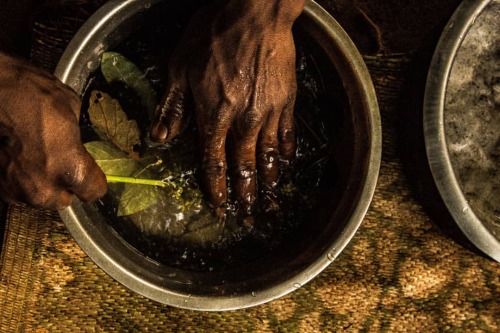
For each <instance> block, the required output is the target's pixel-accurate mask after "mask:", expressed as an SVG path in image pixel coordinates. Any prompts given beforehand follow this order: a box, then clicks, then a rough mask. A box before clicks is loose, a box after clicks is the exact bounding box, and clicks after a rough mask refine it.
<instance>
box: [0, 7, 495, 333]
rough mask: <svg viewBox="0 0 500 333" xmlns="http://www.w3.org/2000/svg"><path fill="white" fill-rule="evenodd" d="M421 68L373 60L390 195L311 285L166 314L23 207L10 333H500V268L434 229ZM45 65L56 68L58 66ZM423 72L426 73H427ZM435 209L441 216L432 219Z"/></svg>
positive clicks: (9, 232)
mask: <svg viewBox="0 0 500 333" xmlns="http://www.w3.org/2000/svg"><path fill="white" fill-rule="evenodd" d="M321 2H322V3H325V4H333V3H336V4H340V3H343V1H337V2H333V1H326V0H325V1H321ZM362 2H363V3H365V2H366V3H369V1H362ZM346 3H349V2H346ZM327 8H328V7H327ZM443 20H444V19H443ZM348 23H349V22H348V20H347V19H346V24H348ZM36 27H46V25H43V26H42V25H39V26H35V28H36ZM59 30H60V29H59ZM59 30H58V31H59ZM352 31H354V30H352ZM62 32H64V31H62ZM62 32H61V34H62ZM69 35H71V34H69ZM40 36H42V37H44V35H40ZM63 37H64V36H63ZM41 41H42V42H43V43H42V42H40V43H38V47H40V48H41V49H36V48H34V51H33V53H34V54H38V53H37V52H38V51H40V52H41V53H40V54H44V53H43V52H45V50H46V48H52V49H53V51H52V54H53V56H51V58H50V59H54V58H55V59H57V57H58V52H59V53H60V52H61V51H62V49H63V46H61V45H59V43H57V45H56V44H54V45H52V44H50V43H49V42H51V41H52V40H50V39H49V38H42V39H41ZM40 45H41V46H40ZM44 45H45V46H44ZM47 45H48V46H47ZM366 49H367V50H368V49H369V48H366ZM42 51H43V52H42ZM417 58H418V56H416V55H413V56H410V55H397V54H379V55H376V56H366V57H365V60H366V62H367V65H368V67H369V70H370V72H371V74H372V78H373V82H374V84H375V87H376V90H377V95H378V99H379V104H380V108H381V116H382V123H383V134H384V136H383V156H382V165H381V170H380V176H379V182H378V187H377V190H376V192H375V196H374V200H373V202H372V205H371V208H370V209H369V211H368V213H367V215H366V218H365V219H364V221H363V224H362V225H361V227H360V229H359V231H358V232H357V233H356V235H355V237H354V238H353V240H352V241H351V243H350V244H349V245H348V246H347V248H346V249H345V250H344V251H343V252H342V254H341V255H340V256H339V257H338V258H337V259H336V260H335V261H334V262H333V263H332V264H331V265H330V266H329V267H328V268H327V269H326V270H325V271H323V272H322V273H321V274H320V275H319V276H318V277H317V278H315V279H314V280H313V281H311V282H310V283H308V284H306V285H305V286H303V287H302V288H300V289H298V290H296V291H294V292H293V293H291V294H289V295H287V296H285V297H282V298H280V299H278V300H275V301H273V302H270V303H268V304H265V305H261V306H258V307H254V308H251V309H246V310H240V311H231V312H224V313H204V312H193V311H188V310H182V309H176V308H172V307H168V306H164V305H161V304H158V303H156V302H153V301H151V300H148V299H146V298H144V297H142V296H139V295H137V294H135V293H133V292H131V291H129V290H127V289H125V288H124V287H122V286H121V285H120V284H119V283H117V282H115V281H114V280H113V279H111V278H110V277H109V276H108V275H106V274H105V273H104V272H103V271H102V270H101V269H99V268H98V267H97V266H96V265H95V264H94V263H93V262H92V261H91V260H90V259H89V258H88V257H87V256H86V255H85V254H84V253H83V252H82V251H81V249H80V248H79V246H78V245H77V244H76V243H75V241H74V240H73V239H72V237H71V236H70V235H69V234H68V232H67V230H66V229H65V227H64V225H63V223H62V222H61V220H60V218H59V216H58V215H57V214H56V213H54V212H50V211H45V210H39V209H32V208H29V207H26V206H23V205H14V206H11V207H10V208H9V212H8V217H7V226H6V233H5V236H4V242H3V249H2V252H1V256H0V332H2V333H3V332H9V333H10V332H155V331H159V332H204V331H207V332H344V331H345V332H446V331H449V332H498V331H499V330H500V304H499V303H500V302H499V299H500V281H499V277H500V265H499V264H498V263H495V262H493V261H491V260H488V259H486V258H484V257H482V256H480V255H478V254H476V253H473V252H471V251H469V250H467V249H466V248H464V247H462V246H460V245H458V244H457V243H456V242H455V241H453V240H452V239H451V238H450V237H449V236H445V234H444V233H443V232H442V231H440V230H438V229H437V228H436V227H435V226H434V224H433V223H440V222H445V221H444V219H443V220H442V221H441V218H440V217H439V215H437V214H436V212H438V211H439V210H440V209H439V200H437V199H435V197H433V194H432V193H430V192H426V188H428V186H427V184H432V179H429V173H428V170H424V169H423V168H422V166H423V165H425V159H424V157H423V156H425V154H424V152H423V151H422V142H421V138H420V137H419V136H418V131H416V134H415V133H413V132H412V131H411V129H412V128H413V129H416V128H420V126H419V121H421V120H420V119H421V116H420V109H419V108H418V107H417V108H416V111H415V112H414V114H413V116H412V115H411V114H410V115H408V114H405V112H406V113H408V112H407V111H406V110H403V109H402V108H401V105H402V101H404V100H405V98H406V95H405V93H404V89H403V86H404V85H405V83H406V81H408V78H409V72H411V71H412V70H410V69H411V68H412V67H414V66H415V63H418V61H415V60H418V59H417ZM40 59H41V60H40V61H39V63H40V64H41V65H43V66H45V67H46V68H50V67H51V66H53V64H52V63H50V62H47V63H43V59H45V58H43V57H40ZM418 71H420V72H421V73H423V74H425V71H426V67H425V65H423V66H421V68H418V67H417V72H418ZM417 95H418V94H417ZM417 100H418V96H417ZM402 120H406V128H408V131H406V130H405V131H404V132H405V135H406V136H407V138H408V140H407V142H408V143H416V144H415V147H409V146H408V147H404V148H405V149H403V151H406V153H407V154H406V155H409V156H410V158H409V160H410V166H411V167H410V168H409V169H408V168H406V169H405V168H404V165H408V159H406V160H405V158H403V157H404V154H402V152H401V150H400V149H399V148H398V147H399V146H400V145H399V143H401V142H402V140H401V137H400V132H401V128H405V127H404V126H403V127H402V126H401V121H402ZM412 125H414V126H412ZM412 160H413V162H415V163H412ZM418 161H420V164H419V163H417V162H418ZM403 162H404V163H403ZM405 175H409V176H410V178H409V179H407V178H406V176H405ZM415 179H417V180H415ZM410 184H412V186H410ZM419 194H420V196H419ZM434 195H435V193H434ZM416 197H419V198H420V199H422V198H428V199H429V198H430V200H428V202H427V203H425V202H424V201H417V199H416ZM429 201H430V202H429ZM424 206H425V207H426V208H427V209H428V208H429V207H430V208H432V211H430V212H431V213H432V217H433V219H432V220H431V218H430V215H428V214H427V213H426V212H425V211H424ZM441 210H442V208H441ZM436 216H437V217H436ZM440 224H441V225H446V224H443V223H440ZM446 231H448V230H446ZM448 234H454V233H453V232H447V235H448Z"/></svg>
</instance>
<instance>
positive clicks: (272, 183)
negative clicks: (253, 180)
mask: <svg viewBox="0 0 500 333" xmlns="http://www.w3.org/2000/svg"><path fill="white" fill-rule="evenodd" d="M278 125H279V116H278V117H276V116H274V117H271V118H270V120H269V121H268V123H267V124H266V126H264V127H263V128H262V130H261V132H260V135H259V142H258V144H257V169H258V176H259V194H260V200H261V207H262V209H263V210H264V211H265V212H269V211H277V210H278V209H279V205H278V200H277V197H276V193H275V191H276V186H277V184H278V180H279V177H280V164H279V160H280V154H279V141H278V127H279V126H278Z"/></svg>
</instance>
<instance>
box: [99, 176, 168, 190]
mask: <svg viewBox="0 0 500 333" xmlns="http://www.w3.org/2000/svg"><path fill="white" fill-rule="evenodd" d="M106 180H107V181H108V183H127V184H140V185H150V186H159V187H165V186H167V184H166V183H165V182H164V181H162V180H154V179H146V178H135V177H124V176H111V175H106Z"/></svg>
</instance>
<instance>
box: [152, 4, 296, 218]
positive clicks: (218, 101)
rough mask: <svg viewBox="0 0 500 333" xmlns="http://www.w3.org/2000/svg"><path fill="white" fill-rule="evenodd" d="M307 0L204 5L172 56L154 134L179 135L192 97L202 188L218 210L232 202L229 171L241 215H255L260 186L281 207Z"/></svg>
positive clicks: (264, 197) (263, 200)
mask: <svg viewBox="0 0 500 333" xmlns="http://www.w3.org/2000/svg"><path fill="white" fill-rule="evenodd" d="M303 6H304V1H300V0H299V1H295V0H294V1H281V0H280V1H257V0H251V1H248V0H245V1H243V0H235V1H225V2H222V4H218V5H212V6H209V7H206V8H204V9H202V10H201V11H200V12H198V13H197V15H195V17H193V18H192V20H191V22H190V24H189V26H188V28H187V31H186V33H185V35H184V36H183V39H182V41H181V44H180V45H179V46H178V48H177V50H176V52H175V54H174V56H173V58H172V59H171V62H170V72H169V74H170V75H169V82H168V91H167V93H166V95H165V97H164V99H163V102H162V104H161V108H160V109H159V110H158V112H157V115H156V120H155V122H154V124H153V127H152V130H151V137H152V139H153V140H155V141H160V142H162V141H165V140H171V139H172V138H174V137H175V136H176V135H177V134H178V133H179V131H180V130H181V128H182V126H183V124H184V123H185V121H186V120H187V119H188V107H187V105H188V104H191V103H192V106H193V108H194V112H195V118H196V123H197V127H198V131H199V138H200V147H201V164H202V175H203V187H204V191H205V193H206V196H207V199H208V201H209V203H210V204H211V205H212V208H213V210H214V212H215V214H216V215H219V216H221V215H224V207H225V205H226V203H227V201H228V194H227V190H226V185H227V184H226V173H227V172H228V173H229V175H230V179H231V187H232V189H233V196H234V200H235V202H236V204H237V207H238V212H239V214H241V215H247V216H249V215H250V214H251V212H252V207H253V206H254V202H255V201H256V197H257V195H256V193H257V188H258V191H259V194H260V195H259V200H260V204H261V206H262V207H263V209H264V210H274V209H277V208H278V206H277V203H276V201H275V194H274V191H275V188H276V185H277V183H278V179H279V176H280V161H281V162H285V163H286V162H289V161H291V160H292V159H293V157H294V154H295V145H296V143H295V134H294V122H293V107H294V103H295V96H296V90H297V87H296V77H295V46H294V41H293V36H292V31H291V28H292V25H293V22H294V21H295V19H296V18H297V17H298V16H299V15H300V13H301V12H302V9H303ZM257 179H258V180H259V181H257Z"/></svg>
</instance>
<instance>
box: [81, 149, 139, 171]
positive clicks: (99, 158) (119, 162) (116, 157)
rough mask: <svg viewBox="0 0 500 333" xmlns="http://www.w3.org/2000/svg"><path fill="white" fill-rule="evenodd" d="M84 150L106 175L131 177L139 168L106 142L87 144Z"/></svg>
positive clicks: (134, 162) (130, 159) (135, 162)
mask: <svg viewBox="0 0 500 333" xmlns="http://www.w3.org/2000/svg"><path fill="white" fill-rule="evenodd" d="M85 148H86V149H87V151H88V152H89V153H90V155H92V157H93V158H94V160H95V161H96V162H97V165H99V167H100V168H101V169H102V171H103V172H104V173H105V174H106V175H115V176H131V175H133V174H134V172H136V171H137V170H138V169H139V167H140V166H139V163H138V162H137V161H136V160H134V159H132V158H130V157H128V156H127V155H126V154H125V153H123V152H122V151H120V150H118V149H117V148H116V147H114V145H113V144H112V143H110V142H108V141H93V142H88V143H86V144H85Z"/></svg>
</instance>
